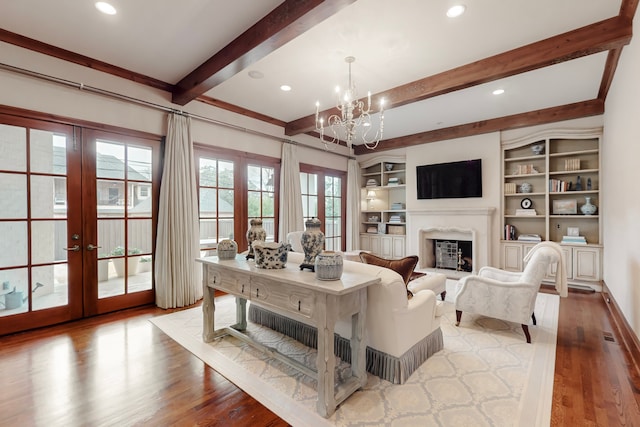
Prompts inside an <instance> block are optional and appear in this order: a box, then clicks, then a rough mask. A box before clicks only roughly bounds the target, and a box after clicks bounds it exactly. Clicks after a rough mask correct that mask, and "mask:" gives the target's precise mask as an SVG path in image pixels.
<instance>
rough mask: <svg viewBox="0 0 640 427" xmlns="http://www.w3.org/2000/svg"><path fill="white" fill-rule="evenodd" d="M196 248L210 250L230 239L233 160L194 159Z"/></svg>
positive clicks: (232, 213)
mask: <svg viewBox="0 0 640 427" xmlns="http://www.w3.org/2000/svg"><path fill="white" fill-rule="evenodd" d="M198 160H199V161H198V165H199V168H198V182H199V188H198V199H199V218H200V247H201V249H202V250H208V249H214V248H215V247H216V245H217V243H218V241H219V240H222V239H233V238H234V217H233V215H234V212H235V210H234V206H235V189H234V187H235V184H234V166H235V165H234V162H233V161H226V160H220V159H216V158H212V157H205V156H204V155H203V156H201V157H200V158H199V159H198Z"/></svg>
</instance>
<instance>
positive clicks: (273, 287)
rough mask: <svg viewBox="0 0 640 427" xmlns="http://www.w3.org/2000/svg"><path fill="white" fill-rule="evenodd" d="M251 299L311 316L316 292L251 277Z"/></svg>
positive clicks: (290, 311)
mask: <svg viewBox="0 0 640 427" xmlns="http://www.w3.org/2000/svg"><path fill="white" fill-rule="evenodd" d="M251 301H257V302H259V303H260V305H263V306H271V307H275V308H279V309H282V310H286V311H287V312H289V313H297V314H299V315H301V316H304V317H307V318H311V317H312V316H313V314H314V308H315V301H316V293H315V292H313V291H311V290H309V289H304V288H298V289H292V288H291V287H290V286H283V285H281V284H279V283H277V282H275V281H273V280H269V279H261V278H257V277H252V278H251Z"/></svg>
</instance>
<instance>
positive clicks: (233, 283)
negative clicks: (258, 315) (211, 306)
mask: <svg viewBox="0 0 640 427" xmlns="http://www.w3.org/2000/svg"><path fill="white" fill-rule="evenodd" d="M208 269H209V271H208V277H207V279H208V280H207V286H209V287H211V288H215V289H220V290H221V291H225V292H228V293H230V294H233V295H238V296H245V298H249V295H250V289H251V284H250V281H249V278H248V277H247V275H246V274H241V273H236V272H234V271H225V272H221V271H219V270H217V269H216V268H215V267H212V266H208Z"/></svg>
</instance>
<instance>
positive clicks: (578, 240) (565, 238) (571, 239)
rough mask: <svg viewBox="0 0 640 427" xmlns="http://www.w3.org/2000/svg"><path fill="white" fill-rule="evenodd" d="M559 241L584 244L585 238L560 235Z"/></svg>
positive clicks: (585, 242)
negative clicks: (560, 239)
mask: <svg viewBox="0 0 640 427" xmlns="http://www.w3.org/2000/svg"><path fill="white" fill-rule="evenodd" d="M561 243H569V244H570V245H586V244H587V239H586V238H585V237H584V236H562V242H561Z"/></svg>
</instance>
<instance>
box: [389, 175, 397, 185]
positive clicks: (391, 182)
mask: <svg viewBox="0 0 640 427" xmlns="http://www.w3.org/2000/svg"><path fill="white" fill-rule="evenodd" d="M398 184H400V180H399V179H398V178H395V177H392V178H389V182H388V183H387V185H398Z"/></svg>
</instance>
